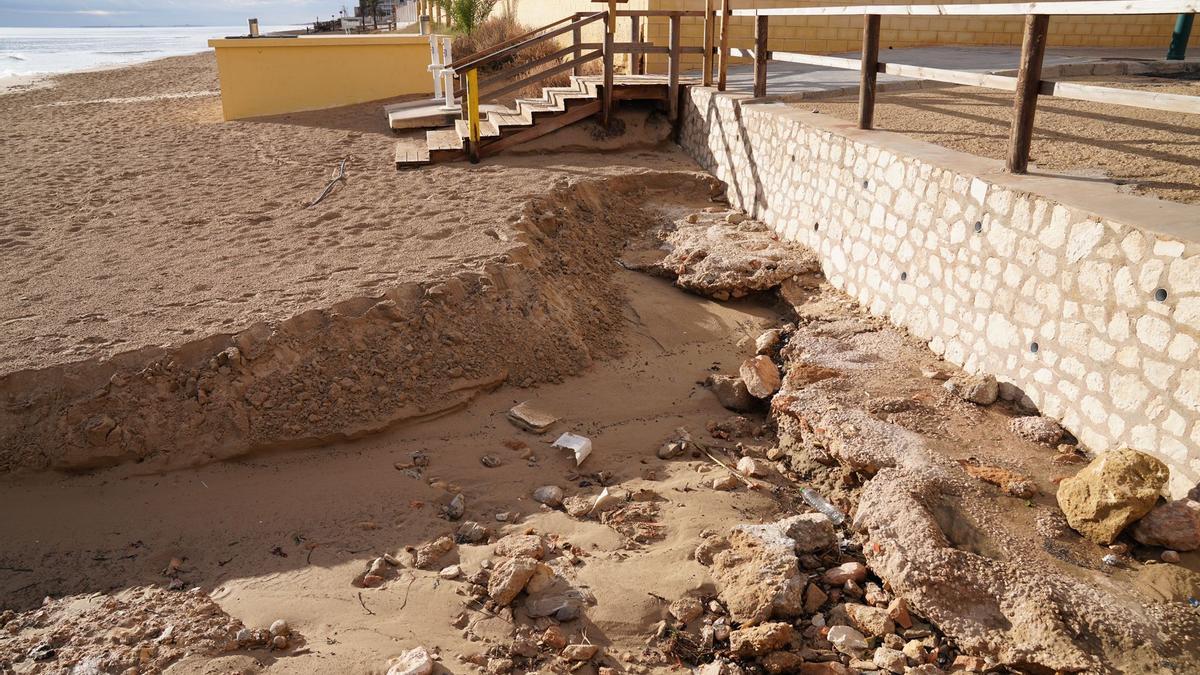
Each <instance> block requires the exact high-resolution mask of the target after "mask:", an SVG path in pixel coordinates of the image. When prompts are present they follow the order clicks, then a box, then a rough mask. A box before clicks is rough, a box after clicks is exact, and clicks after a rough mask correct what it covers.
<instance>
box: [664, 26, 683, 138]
mask: <svg viewBox="0 0 1200 675" xmlns="http://www.w3.org/2000/svg"><path fill="white" fill-rule="evenodd" d="M680 28H681V26H680V17H679V16H678V15H674V16H672V17H671V29H670V33H669V34H668V42H669V44H670V50H671V51H670V53H668V54H667V119H669V120H671V121H672V122H674V121H675V120H676V119H678V118H679V66H680V58H679V57H680V53H679V52H680V50H679V40H680V32H681V31H680Z"/></svg>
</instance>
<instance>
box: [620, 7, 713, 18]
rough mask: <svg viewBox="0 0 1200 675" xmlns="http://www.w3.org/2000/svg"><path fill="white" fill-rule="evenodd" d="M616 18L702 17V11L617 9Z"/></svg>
mask: <svg viewBox="0 0 1200 675" xmlns="http://www.w3.org/2000/svg"><path fill="white" fill-rule="evenodd" d="M617 16H660V17H661V16H704V10H702V9H618V10H617Z"/></svg>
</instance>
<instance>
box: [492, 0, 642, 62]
mask: <svg viewBox="0 0 1200 675" xmlns="http://www.w3.org/2000/svg"><path fill="white" fill-rule="evenodd" d="M654 1H655V0H629V2H626V3H623V4H618V5H617V9H618V10H622V9H628V10H636V9H647V8H648V7H649V5H650V3H652V2H654ZM607 9H608V3H606V2H592V1H591V0H554V1H551V0H501V1H500V2H499V3H497V5H496V8H495V9H494V10H493V15H495V14H502V13H508V14H511V15H512V16H515V17H516V19H517V21H518V22H519V23H521V24H524V25H526V26H528V27H529V28H538V27H540V26H545V25H546V24H548V23H553V22H554V21H557V20H559V19H561V18H563V17H564V16H567V15H569V14H574V13H576V12H583V13H591V12H603V11H605V10H607ZM630 24H631V21H630V19H629V18H628V17H626V18H620V19H617V33H616V37H615V40H616V41H617V42H629V41H630V35H631V33H630V30H631V27H630ZM640 25H641V29H642V31H643V35H645V34H646V33H645V30H646V20H645V19H642V20H641V24H640ZM562 37H563V39H559V43H561V44H562V45H564V46H565V45H567V44H568V43H569V42H570V39H569V35H564V36H562ZM582 37H583V41H584V42H604V24H602V23H600V22H599V21H597V22H594V23H590V24H588V25H587V26H585V27H584V29H583V36H582ZM663 44H664V45H665V44H666V43H665V42H664V43H663ZM628 59H629V55H628V54H619V55H617V57H616V60H615V62H616V63H617V64H618V65H623V64H625V63H627V61H628Z"/></svg>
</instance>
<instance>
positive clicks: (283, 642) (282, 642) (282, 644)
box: [271, 635, 288, 649]
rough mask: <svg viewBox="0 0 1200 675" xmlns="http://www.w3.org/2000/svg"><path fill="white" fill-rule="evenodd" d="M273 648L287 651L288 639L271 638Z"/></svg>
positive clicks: (281, 636) (284, 637) (277, 636)
mask: <svg viewBox="0 0 1200 675" xmlns="http://www.w3.org/2000/svg"><path fill="white" fill-rule="evenodd" d="M271 646H272V647H274V648H275V649H287V647H288V639H287V636H286V635H276V636H275V637H273V638H271Z"/></svg>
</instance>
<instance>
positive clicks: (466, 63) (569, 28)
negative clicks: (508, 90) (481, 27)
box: [450, 12, 604, 72]
mask: <svg viewBox="0 0 1200 675" xmlns="http://www.w3.org/2000/svg"><path fill="white" fill-rule="evenodd" d="M603 18H604V12H597V13H596V14H592V15H590V16H586V17H584V18H582V19H580V20H578V21H572V22H571V23H569V24H567V25H565V26H562V27H560V28H555V29H554V30H552V31H550V32H548V33H543V34H541V35H537V36H535V37H531V38H528V39H525V40H522V41H520V42H515V43H514V42H513V40H507V41H505V42H502V43H501V44H504V45H508V46H507V47H505V48H503V49H501V48H499V47H493V48H491V49H489V50H488V51H486V52H484V53H483V54H482V55H476V54H472V55H471V56H469V57H467V58H466V59H460V60H458V61H455V62H454V63H452V64H450V67H451V68H453V69H454V70H456V71H458V72H466V71H468V70H470V69H472V68H478V67H479V66H482V65H484V64H487V63H491V62H492V61H495V60H496V59H498V58H501V57H503V56H504V55H505V54H506V53H507V52H510V51H516V50H518V49H525V48H526V47H531V46H533V45H536V44H539V43H542V42H545V41H547V40H552V39H554V38H556V37H558V36H560V35H564V34H566V33H570V32H573V31H574V30H575V29H576V28H582V27H583V26H586V25H587V24H589V23H591V22H593V21H598V20H600V19H603ZM558 23H561V22H559V21H556V22H554V23H552V24H550V25H551V26H553V25H556V24H558ZM534 32H536V31H534ZM514 39H516V38H514ZM509 43H512V44H509Z"/></svg>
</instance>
